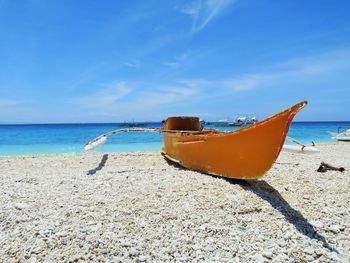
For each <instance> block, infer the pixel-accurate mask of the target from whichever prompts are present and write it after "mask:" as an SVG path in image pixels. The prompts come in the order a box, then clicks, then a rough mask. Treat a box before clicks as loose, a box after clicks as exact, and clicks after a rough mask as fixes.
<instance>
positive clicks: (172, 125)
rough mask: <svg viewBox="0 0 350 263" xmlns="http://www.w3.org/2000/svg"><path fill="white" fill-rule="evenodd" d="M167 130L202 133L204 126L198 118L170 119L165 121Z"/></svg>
mask: <svg viewBox="0 0 350 263" xmlns="http://www.w3.org/2000/svg"><path fill="white" fill-rule="evenodd" d="M164 129H165V130H173V131H201V130H202V129H203V126H202V124H201V122H200V120H199V118H198V117H170V118H167V119H166V120H165V123H164Z"/></svg>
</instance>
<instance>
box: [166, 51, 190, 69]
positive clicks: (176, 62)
mask: <svg viewBox="0 0 350 263" xmlns="http://www.w3.org/2000/svg"><path fill="white" fill-rule="evenodd" d="M187 59H188V54H187V53H183V54H181V55H178V56H175V57H174V58H173V60H171V61H166V62H164V63H163V65H165V66H167V67H171V68H178V67H180V66H181V65H182V64H183V63H184V62H185V61H186V60H187Z"/></svg>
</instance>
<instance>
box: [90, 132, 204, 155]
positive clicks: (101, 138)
mask: <svg viewBox="0 0 350 263" xmlns="http://www.w3.org/2000/svg"><path fill="white" fill-rule="evenodd" d="M122 132H158V133H164V132H167V133H183V134H202V133H203V132H202V131H186V130H184V131H177V130H176V131H175V130H164V129H162V128H130V129H119V130H113V131H110V132H107V133H105V134H102V135H100V136H98V137H96V138H95V139H93V140H91V141H89V142H88V143H87V144H85V146H84V150H85V151H92V150H94V149H96V148H98V147H100V146H101V145H103V144H104V143H106V142H107V138H108V137H109V136H111V135H114V134H118V133H122Z"/></svg>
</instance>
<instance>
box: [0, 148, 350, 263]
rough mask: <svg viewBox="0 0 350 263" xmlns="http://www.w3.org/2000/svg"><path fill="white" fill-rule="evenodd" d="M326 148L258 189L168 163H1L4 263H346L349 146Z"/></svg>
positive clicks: (106, 158) (285, 164) (105, 156)
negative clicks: (322, 168)
mask: <svg viewBox="0 0 350 263" xmlns="http://www.w3.org/2000/svg"><path fill="white" fill-rule="evenodd" d="M318 146H319V147H320V150H321V152H320V153H317V154H313V155H304V154H293V153H287V152H282V153H281V154H280V156H279V158H278V159H277V161H276V163H275V164H274V165H273V166H272V168H271V170H270V171H269V172H268V173H267V174H266V175H265V176H264V177H262V178H261V179H259V180H251V181H244V180H232V179H225V178H220V177H214V176H210V175H206V174H202V173H198V172H195V171H191V170H187V169H184V168H182V167H179V166H177V165H173V164H171V163H168V162H167V161H166V160H165V159H164V158H163V157H162V156H161V155H160V154H159V153H158V152H154V153H150V152H139V153H129V152H127V153H122V154H121V153H101V154H100V153H98V154H76V155H67V154H66V155H64V154H58V155H44V156H26V157H23V156H16V157H0V169H1V171H2V173H1V175H0V183H1V184H0V185H1V186H0V187H1V189H0V190H1V191H0V216H1V221H2V224H0V233H1V234H2V235H1V238H0V246H1V247H2V250H1V251H0V261H3V262H10V261H15V260H18V261H26V262H27V261H28V262H30V261H31V262H44V261H55V262H57V261H58V262H65V261H78V262H79V261H89V260H91V261H99V260H100V261H112V262H154V261H157V262H159V261H162V262H164V261H185V262H186V261H194V262H204V261H205V260H207V261H211V262H232V261H233V262H235V261H240V262H247V261H252V262H293V261H294V262H295V261H297V262H301V261H306V262H311V261H312V262H347V261H348V260H350V253H349V249H348V248H349V247H350V239H349V238H348V237H349V236H350V210H349V207H350V196H349V189H350V172H349V171H350V159H349V158H347V156H349V152H350V144H347V143H342V144H326V145H318ZM321 161H325V162H328V163H330V164H333V165H335V166H342V167H344V168H345V172H343V173H341V172H337V171H327V172H326V173H318V172H316V169H317V168H318V166H319V164H320V163H321Z"/></svg>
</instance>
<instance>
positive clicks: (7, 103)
mask: <svg viewBox="0 0 350 263" xmlns="http://www.w3.org/2000/svg"><path fill="white" fill-rule="evenodd" d="M22 103H23V101H20V100H10V99H0V107H11V106H16V105H19V104H22Z"/></svg>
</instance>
